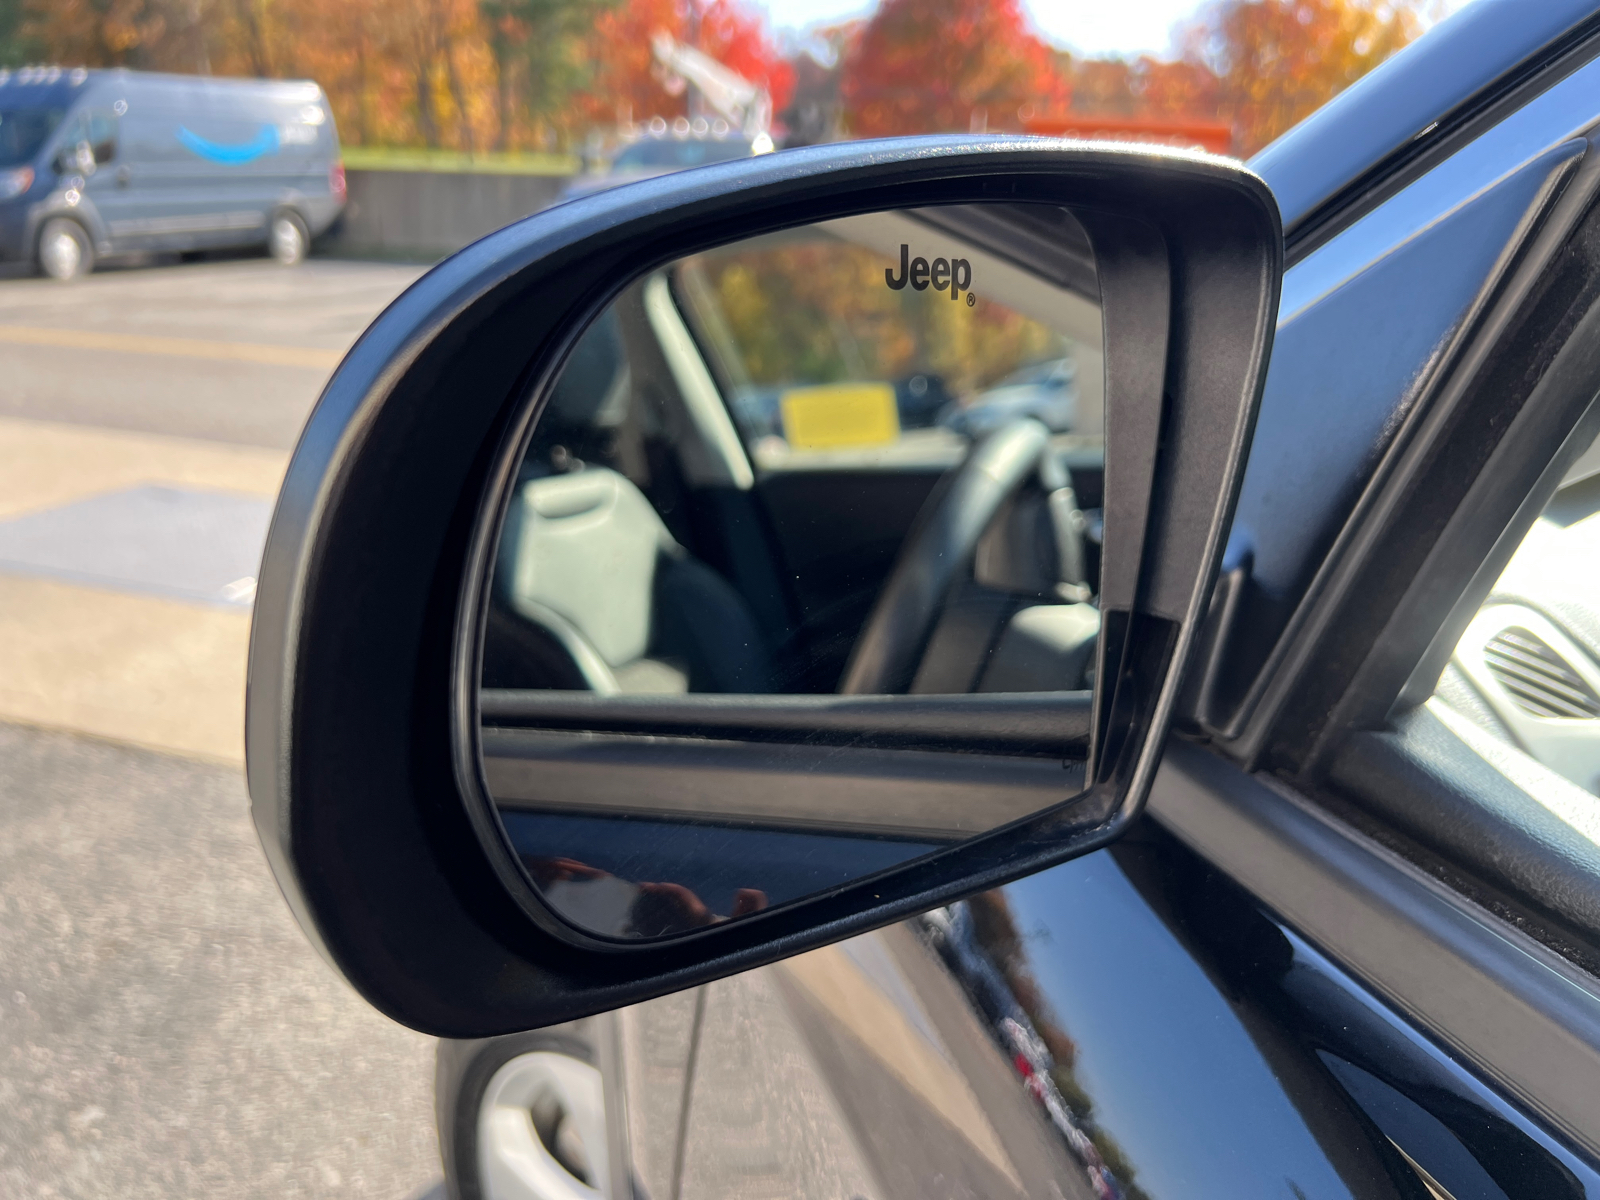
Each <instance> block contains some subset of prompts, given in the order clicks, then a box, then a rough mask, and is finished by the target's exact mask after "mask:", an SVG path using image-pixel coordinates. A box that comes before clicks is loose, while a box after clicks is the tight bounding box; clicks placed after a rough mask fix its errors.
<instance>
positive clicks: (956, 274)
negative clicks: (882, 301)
mask: <svg viewBox="0 0 1600 1200" xmlns="http://www.w3.org/2000/svg"><path fill="white" fill-rule="evenodd" d="M910 254H911V247H909V246H907V245H906V244H905V243H904V242H902V243H900V274H899V275H898V276H896V275H895V273H894V268H893V267H886V268H885V269H884V272H883V281H884V282H885V283H887V284H888V285H889V286H890V287H891V288H893V289H894V290H895V291H897V292H898V291H901V290H902V289H903V288H904V287H905V286H906V284H908V283H909V284H910V285H911V286H912V287H914V288H916V289H917V291H919V292H925V291H927V290H928V285H929V284H932V285H933V290H934V291H936V292H942V291H945V290H946V289H948V290H949V292H950V299H952V300H955V299H957V298H958V297H959V296H960V295H961V293H962V292H963V291H965V290H966V289H967V288H969V287H971V286H972V264H971V263H969V262H968V261H967V260H966V259H964V258H957V259H954V260H951V259H945V258H936V259H934V260H933V264H932V265H931V266H930V265H929V263H928V260H927V259H925V258H912V259H910V261H909V262H908V261H907V259H908V257H909V255H910Z"/></svg>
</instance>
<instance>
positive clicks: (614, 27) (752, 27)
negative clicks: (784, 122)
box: [583, 0, 794, 122]
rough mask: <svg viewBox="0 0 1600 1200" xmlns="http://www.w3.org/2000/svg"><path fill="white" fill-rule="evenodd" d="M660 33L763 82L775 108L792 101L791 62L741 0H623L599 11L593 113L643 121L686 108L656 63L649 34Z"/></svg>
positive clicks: (593, 40) (590, 98)
mask: <svg viewBox="0 0 1600 1200" xmlns="http://www.w3.org/2000/svg"><path fill="white" fill-rule="evenodd" d="M658 31H665V32H667V33H670V34H671V35H672V36H673V37H675V38H677V39H678V40H679V41H681V42H683V43H684V44H685V45H690V46H693V47H695V48H696V49H697V50H701V51H703V52H704V53H706V54H709V55H710V56H711V57H712V58H714V59H716V60H717V61H718V62H720V63H722V65H723V66H725V67H728V68H729V69H730V70H733V71H737V72H738V73H739V74H740V75H743V76H744V77H745V78H746V79H748V80H750V81H751V82H753V83H760V84H764V85H765V86H766V88H767V91H768V93H769V94H770V95H771V96H772V107H773V111H774V112H777V111H780V110H781V109H783V107H784V106H785V105H787V104H788V103H789V96H790V94H791V93H792V92H793V90H794V68H793V67H792V66H791V65H790V64H789V63H788V62H787V61H785V60H784V58H783V57H782V55H780V54H779V53H778V48H777V47H776V46H775V45H774V44H773V42H772V39H771V38H770V37H769V36H768V31H767V27H766V22H765V21H764V20H763V19H762V17H761V15H760V14H759V13H756V12H752V11H751V10H749V9H746V8H745V7H744V6H743V5H742V4H741V3H739V0H625V2H624V3H622V4H618V5H617V6H616V7H615V8H611V9H608V10H606V11H605V12H603V13H602V14H601V15H600V17H599V19H597V20H596V21H595V25H594V31H593V33H592V34H591V35H590V37H589V44H588V48H589V56H590V61H591V62H592V63H593V64H594V77H593V81H592V83H591V85H590V86H589V87H588V88H586V89H585V92H586V94H585V96H584V97H583V100H584V104H583V107H584V108H585V109H586V110H587V111H588V112H589V113H590V114H591V116H592V117H593V118H596V119H599V120H601V121H602V122H605V121H610V120H614V119H616V118H617V117H618V116H622V117H628V116H631V117H632V119H634V120H644V119H645V118H647V117H652V116H663V117H675V116H680V115H682V114H683V113H684V111H685V107H684V105H685V101H684V97H683V95H682V94H681V93H680V94H679V95H677V96H671V95H668V94H667V91H666V89H665V88H663V87H662V84H661V79H660V76H659V73H658V71H657V70H656V68H655V59H654V58H653V57H652V54H651V50H650V38H651V35H653V34H655V33H656V32H658Z"/></svg>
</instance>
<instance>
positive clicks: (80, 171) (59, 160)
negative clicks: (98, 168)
mask: <svg viewBox="0 0 1600 1200" xmlns="http://www.w3.org/2000/svg"><path fill="white" fill-rule="evenodd" d="M108 157H109V156H108ZM97 161H103V160H98V159H97V156H96V154H95V149H94V147H93V146H91V145H90V144H89V143H88V141H87V140H85V141H79V142H73V143H71V144H70V145H66V146H63V147H62V148H61V149H60V150H59V151H58V152H57V153H56V159H55V169H56V172H57V174H60V175H73V174H76V175H83V176H86V177H87V176H89V175H93V174H94V171H95V163H96V162H97Z"/></svg>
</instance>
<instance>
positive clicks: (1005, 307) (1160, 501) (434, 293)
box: [246, 137, 1282, 1037]
mask: <svg viewBox="0 0 1600 1200" xmlns="http://www.w3.org/2000/svg"><path fill="white" fill-rule="evenodd" d="M1281 254H1282V232H1281V227H1280V224H1279V218H1278V212H1277V208H1276V205H1275V204H1274V202H1273V199H1272V196H1271V193H1270V192H1269V191H1268V189H1267V188H1266V186H1265V184H1263V183H1262V182H1261V180H1259V179H1258V178H1257V177H1256V176H1254V175H1252V174H1250V173H1249V172H1248V171H1246V170H1245V169H1243V168H1242V167H1240V166H1239V165H1238V164H1236V163H1232V162H1229V161H1225V160H1220V159H1214V158H1208V157H1205V156H1201V155H1195V154H1186V153H1176V152H1168V151H1161V150H1154V149H1144V148H1123V147H1114V148H1113V147H1093V146H1085V145H1082V144H1074V143H1070V142H1062V141H1050V140H1043V139H1029V138H1012V137H988V138H916V139H904V140H896V141H886V142H862V143H854V144H845V145H832V146H818V147H811V148H808V149H805V150H800V151H794V152H790V153H784V154H778V155H770V156H763V157H759V158H755V159H750V160H743V161H738V162H732V163H727V164H721V165H717V166H714V167H708V168H705V169H702V170H697V171H689V172H684V173H681V174H676V175H669V176H664V177H661V178H658V179H653V180H649V181H647V182H644V183H640V184H636V185H632V186H627V187H621V188H617V189H614V190H611V191H606V192H602V193H599V194H596V195H594V196H590V197H587V198H584V199H580V200H576V201H572V202H570V203H567V204H563V205H560V206H558V207H556V208H553V209H550V210H548V211H546V212H544V213H542V214H539V215H537V216H535V217H531V218H529V219H528V220H526V221H523V222H520V223H518V224H517V225H514V226H511V227H509V228H507V229H505V230H502V231H501V232H499V233H497V234H495V235H493V236H491V237H489V238H486V239H485V240H483V241H481V242H479V243H477V244H476V245H474V246H472V247H469V248H468V249H467V250H465V251H462V252H461V253H460V254H458V255H456V256H455V257H453V258H451V259H449V260H447V261H446V262H444V263H442V264H441V265H440V266H438V267H437V268H435V269H434V270H433V271H432V272H430V273H429V274H428V275H427V276H425V277H424V278H423V279H422V280H420V281H419V282H418V283H417V284H415V285H414V286H413V287H412V288H411V289H410V290H409V291H408V292H406V293H405V294H404V295H403V296H402V297H401V298H400V299H399V300H397V301H396V302H395V303H394V304H393V305H391V306H390V308H389V309H388V310H387V311H386V312H385V313H384V314H383V315H382V316H380V317H379V318H378V320H377V321H375V322H374V323H373V325H372V326H371V327H370V328H369V329H368V330H367V332H366V333H365V334H364V335H363V336H362V338H361V339H360V341H358V342H357V344H356V345H355V347H354V348H353V349H352V350H351V352H350V353H349V355H348V356H347V357H346V359H345V361H344V362H343V363H342V364H341V366H340V367H339V369H338V371H336V372H335V374H334V376H333V378H332V379H331V380H330V381H329V383H328V385H327V388H326V390H325V391H324V393H323V395H322V398H321V400H320V401H319V403H318V405H317V408H316V410H315V411H314V412H313V414H312V416H311V419H310V421H309V423H308V425H307V427H306V430H305V432H304V434H303V435H302V438H301V441H300V444H299V446H298V448H297V449H296V451H295V455H294V458H293V460H292V462H291V464H290V468H289V472H288V475H287V478H286V480H285V483H284V486H283V490H282V493H281V494H280V497H279V500H278V507H277V511H276V513H275V515H274V518H273V523H272V529H271V533H270V536H269V538H268V544H267V549H266V553H265V557H264V559H263V564H262V570H261V575H260V584H259V587H258V591H257V599H256V609H255V622H254V626H253V629H252V634H251V651H250V684H249V707H248V715H247V730H246V743H247V756H248V763H249V786H250V794H251V800H252V809H253V813H254V817H255V821H256V826H257V829H258V832H259V833H260V836H261V839H262V843H263V845H264V847H265V849H266V853H267V857H268V859H269V861H270V863H271V866H272V869H273V871H274V873H275V874H276V876H277V879H278V882H279V885H280V887H281V888H282V890H283V892H284V895H285V896H286V897H287V898H288V900H289V903H290V905H291V907H292V908H293V909H294V911H295V913H296V916H297V917H298V919H299V920H300V922H301V925H302V927H303V928H304V929H305V931H306V932H307V934H308V935H309V936H310V937H311V939H312V940H313V942H314V943H315V944H317V945H318V947H319V948H320V949H321V950H322V951H323V953H324V954H325V955H326V956H327V957H328V958H329V959H330V961H331V962H333V964H334V965H335V966H336V967H337V968H338V969H339V970H340V971H341V972H343V974H344V975H345V977H346V978H347V979H349V980H350V982H351V983H352V984H353V985H354V986H355V987H356V988H357V989H358V990H359V991H361V992H362V994H363V995H365V996H366V997H367V998H368V999H369V1000H370V1001H371V1002H372V1003H373V1004H374V1005H376V1006H377V1007H379V1008H380V1009H382V1010H383V1011H385V1012H387V1013H388V1014H390V1015H391V1016H393V1017H394V1018H396V1019H397V1020H400V1021H403V1022H405V1023H406V1024H408V1025H411V1026H413V1027H415V1028H417V1029H421V1030H425V1031H427V1032H430V1033H435V1034H439V1035H443V1036H451V1037H475V1036H487V1035H490V1034H495V1033H501V1032H506V1031H510V1030H516V1029H525V1028H530V1027H534V1026H539V1025H544V1024H549V1023H554V1022H558V1021H565V1020H569V1019H572V1018H575V1017H577V1016H580V1015H583V1014H586V1013H592V1012H596V1011H600V1010H603V1009H608V1008H613V1007H616V1006H619V1005H624V1004H629V1003H634V1002H637V1001H640V1000H643V999H646V998H649V997H651V996H654V995H659V994H662V993H664V992H668V991H672V990H676V989H679V988H683V987H688V986H691V985H694V984H697V983H702V982H705V981H707V980H710V979H714V978H717V977H719V976H722V975H727V974H730V973H732V972H735V971H739V970H743V969H745V968H748V967H752V966H755V965H759V964H761V963H764V962H769V961H772V960H774V959H777V958H781V957H784V956H786V955H790V954H794V953H797V952H799V951H802V950H805V949H808V948H810V947H813V946H817V945H820V944H822V943H824V942H829V941H834V940H837V939H840V938H843V937H846V936H848V935H850V934H853V933H857V932H861V931H863V930H866V929H868V928H871V927H873V926H877V925H882V924H884V923H886V922H889V921H893V920H896V919H898V918H902V917H905V916H909V915H911V914H914V913H917V912H920V911H923V910H926V909H928V908H931V907H934V906H936V905H939V904H943V903H946V902H948V901H950V900H952V899H954V898H956V897H958V896H960V895H962V894H965V893H970V892H973V891H977V890H980V889H984V888H989V887H993V886H996V885H998V884H1001V883H1004V882H1006V881H1008V880H1011V879H1014V878H1017V877H1019V876H1021V875H1024V874H1027V873H1029V872H1032V871H1036V870H1039V869H1041V868H1043V867H1046V866H1049V865H1052V864H1054V863H1058V862H1061V861H1063V860H1065V859H1068V858H1071V857H1074V856H1076V855H1080V854H1084V853H1087V852H1089V851H1091V850H1094V849H1096V848H1098V847H1101V846H1104V845H1106V844H1108V843H1109V842H1111V841H1113V840H1114V839H1116V838H1117V837H1118V836H1119V835H1120V834H1121V833H1122V832H1124V831H1125V830H1126V829H1127V828H1128V826H1129V824H1130V823H1131V822H1132V821H1133V819H1134V818H1135V817H1136V816H1137V815H1138V813H1139V811H1140V809H1141V806H1142V805H1143V802H1144V799H1145V796H1146V794H1147V792H1148V790H1149V787H1150V783H1151V780H1152V777H1153V774H1154V771H1155V768H1156V766H1157V764H1158V762H1159V759H1160V757H1161V753H1162V747H1163V743H1164V739H1165V737H1166V733H1167V729H1168V726H1169V724H1170V721H1171V718H1172V715H1173V710H1174V706H1175V704H1176V702H1177V698H1178V694H1179V688H1180V685H1181V683H1182V676H1183V671H1184V666H1185V664H1186V663H1187V662H1188V660H1189V658H1190V656H1191V651H1192V649H1193V647H1194V642H1195V639H1196V637H1197V634H1198V632H1199V628H1200V624H1201V621H1202V618H1203V616H1204V614H1205V611H1206V606H1207V603H1208V601H1209V597H1210V593H1211V587H1212V584H1213V581H1214V579H1215V577H1216V573H1217V567H1218V562H1219V560H1220V556H1221V552H1222V546H1223V540H1224V537H1225V534H1226V531H1227V529H1228V525H1229V521H1230V519H1231V516H1232V511H1233V505H1234V501H1235V498H1236V494H1237V490H1238V485H1239V479H1240V475H1241V472H1242V467H1243V462H1244V457H1245V454H1246V451H1247V449H1248V446H1249V441H1250V435H1251V430H1252V427H1253V423H1254V420H1255V413H1256V407H1257V403H1258V400H1259V397H1260V391H1261V384H1262V379H1263V376H1264V373H1265V366H1266V360H1267V355H1268V350H1269V344H1270V340H1271V336H1272V329H1273V321H1274V318H1275V314H1276V311H1277V303H1278V286H1279V277H1280V274H1281Z"/></svg>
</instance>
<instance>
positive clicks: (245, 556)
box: [0, 259, 439, 1200]
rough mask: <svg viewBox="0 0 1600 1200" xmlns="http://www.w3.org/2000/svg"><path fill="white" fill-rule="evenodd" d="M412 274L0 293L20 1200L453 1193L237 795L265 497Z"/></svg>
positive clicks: (3, 958) (13, 1127)
mask: <svg viewBox="0 0 1600 1200" xmlns="http://www.w3.org/2000/svg"><path fill="white" fill-rule="evenodd" d="M418 273H419V271H418V269H417V268H414V267H398V266H392V265H385V264H364V263H349V262H331V261H313V262H311V263H309V264H306V265H305V266H303V267H301V268H298V269H295V270H285V269H283V268H280V267H278V266H276V264H273V263H271V262H269V261H266V260H255V259H241V260H236V261H230V262H217V263H201V264H186V265H174V266H161V267H152V268H145V269H128V270H119V271H108V272H103V273H100V274H97V275H95V276H93V277H92V278H90V279H88V280H86V281H84V282H82V283H80V284H77V285H73V286H66V287H63V286H59V285H54V284H51V283H47V282H44V281H39V280H33V279H11V280H6V281H4V282H0V362H3V363H4V370H0V1109H3V1110H4V1111H5V1112H6V1113H7V1115H8V1120H7V1121H6V1122H5V1123H4V1125H3V1126H0V1193H3V1194H7V1195H37V1196H105V1195H117V1196H125V1197H134V1196H163V1197H165V1196H174V1195H222V1194H226V1195H230V1196H256V1195H259V1196H275V1197H277V1196H313V1195H335V1194H338V1195H358V1196H383V1197H391V1198H394V1200H410V1198H412V1197H417V1196H420V1195H423V1194H426V1193H428V1192H430V1191H431V1190H433V1189H434V1188H436V1187H437V1186H438V1182H439V1166H438V1160H437V1150H436V1146H435V1142H434V1134H433V1129H432V1115H431V1108H430V1106H431V1075H432V1043H431V1041H430V1040H429V1039H427V1038H424V1037H422V1036H420V1035H416V1034H413V1033H410V1032H409V1031H407V1030H404V1029H402V1028H400V1027H398V1026H396V1025H394V1024H392V1023H390V1022H389V1021H387V1020H385V1019H384V1018H382V1017H380V1016H378V1015H377V1014H376V1013H374V1012H373V1011H372V1010H370V1009H369V1008H368V1007H367V1006H366V1005H365V1004H364V1002H362V1001H361V1000H360V999H359V998H358V997H356V996H355V995H354V994H353V993H351V992H350V991H349V990H348V989H347V987H346V986H345V985H344V984H343V983H342V982H340V981H338V980H337V979H336V978H335V976H334V974H333V972H332V971H331V970H330V969H329V968H328V967H327V966H326V965H325V964H324V963H322V962H321V961H320V960H319V959H318V958H317V957H316V955H315V953H314V952H313V951H312V950H311V949H310V947H309V946H308V945H307V943H306V942H305V940H304V938H303V937H302V936H301V935H300V933H299V931H298V929H296V928H295V926H294V924H293V921H292V920H291V918H290V916H289V914H288V911H287V909H286V907H285V906H284V904H283V902H282V900H281V898H280V897H279V896H278V894H277V892H276V890H275V888H274V886H273V883H272V880H271V877H270V875H269V874H268V872H267V869H266V867H265V865H264V863H263V861H262V859H261V854H260V850H259V848H258V847H257V845H256V842H255V837H254V833H253V831H252V829H251V827H250V822H249V814H248V802H247V799H246V796H245V791H244V786H243V781H242V773H241V766H242V762H243V740H242V733H241V730H242V722H243V705H244V676H245V648H246V640H247V636H248V630H249V619H250V600H251V597H252V595H253V590H254V569H255V563H256V560H257V556H258V555H259V551H260V545H261V540H262V538H263V536H264V533H265V528H266V521H267V519H268V516H269V514H270V505H271V498H272V496H273V495H274V493H275V490H276V487H277V483H278V480H279V479H280V478H281V476H282V473H283V470H284V467H285V465H286V463H287V460H288V453H289V451H290V449H291V448H292V446H293V443H294V439H295V437H296V434H297V432H298V430H299V428H300V425H301V424H302V422H303V421H304V419H305V416H306V414H307V413H308V412H309V410H310V408H311V406H312V404H313V403H314V401H315V398H316V395H317V393H318V390H319V389H320V386H321V384H322V381H323V380H324V379H325V378H326V376H327V374H328V372H329V371H330V370H331V368H332V367H333V365H334V364H335V363H337V361H338V359H339V356H340V355H341V354H342V352H343V351H344V350H345V349H346V348H347V347H348V346H349V344H350V343H351V342H352V341H353V340H354V339H355V337H356V336H357V335H358V334H359V332H360V331H361V329H362V328H363V327H364V326H365V325H366V323H367V322H368V321H369V320H370V319H371V317H372V316H373V315H374V314H376V312H377V311H378V310H379V309H381V308H382V306H383V305H384V304H385V303H386V302H387V301H388V300H389V299H391V298H392V297H393V296H394V295H396V294H397V293H398V292H399V291H400V290H401V289H403V288H404V287H405V286H406V284H407V283H409V282H410V281H411V280H412V279H414V278H415V277H416V276H417V274H418Z"/></svg>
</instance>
